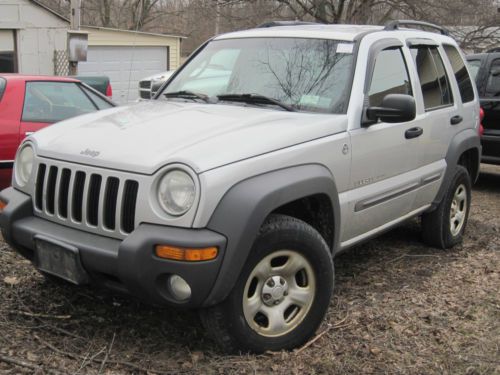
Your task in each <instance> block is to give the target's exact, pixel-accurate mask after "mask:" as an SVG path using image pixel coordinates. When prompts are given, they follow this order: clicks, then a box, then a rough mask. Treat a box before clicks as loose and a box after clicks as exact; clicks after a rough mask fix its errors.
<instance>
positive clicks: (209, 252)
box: [155, 245, 219, 262]
mask: <svg viewBox="0 0 500 375" xmlns="http://www.w3.org/2000/svg"><path fill="white" fill-rule="evenodd" d="M155 253H156V256H157V257H159V258H163V259H170V260H180V261H185V262H202V261H204V260H212V259H215V258H216V257H217V254H218V253H219V249H218V248H216V247H205V248H201V249H190V248H185V247H176V246H168V245H157V246H156V247H155Z"/></svg>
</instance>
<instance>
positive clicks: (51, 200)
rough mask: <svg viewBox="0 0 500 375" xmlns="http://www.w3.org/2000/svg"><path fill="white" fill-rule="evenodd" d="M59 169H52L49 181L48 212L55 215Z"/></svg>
mask: <svg viewBox="0 0 500 375" xmlns="http://www.w3.org/2000/svg"><path fill="white" fill-rule="evenodd" d="M56 182H57V167H54V166H52V167H50V169H49V179H48V180H47V200H46V204H47V205H46V207H45V209H46V211H47V212H48V213H49V214H51V215H54V206H55V197H56Z"/></svg>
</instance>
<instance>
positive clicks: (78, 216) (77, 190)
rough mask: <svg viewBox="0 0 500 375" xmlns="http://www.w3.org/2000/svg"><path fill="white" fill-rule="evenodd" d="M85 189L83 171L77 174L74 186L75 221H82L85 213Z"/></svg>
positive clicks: (73, 214)
mask: <svg viewBox="0 0 500 375" xmlns="http://www.w3.org/2000/svg"><path fill="white" fill-rule="evenodd" d="M84 189H85V173H84V172H82V171H78V172H76V176H75V183H74V185H73V202H72V203H73V210H72V211H73V212H72V213H71V214H72V216H73V220H75V221H77V222H81V221H82V211H83V207H82V204H83V190H84Z"/></svg>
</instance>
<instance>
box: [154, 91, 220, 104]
mask: <svg viewBox="0 0 500 375" xmlns="http://www.w3.org/2000/svg"><path fill="white" fill-rule="evenodd" d="M163 96H165V97H166V98H186V99H201V100H203V101H204V102H205V103H210V97H209V96H208V95H205V94H201V93H198V92H193V91H188V90H182V91H174V92H166V93H164V94H163Z"/></svg>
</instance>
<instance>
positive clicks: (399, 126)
mask: <svg viewBox="0 0 500 375" xmlns="http://www.w3.org/2000/svg"><path fill="white" fill-rule="evenodd" d="M401 48H402V46H401V44H399V45H397V46H395V47H389V48H386V49H384V50H382V51H380V52H378V54H377V55H376V59H375V63H374V66H373V73H372V75H371V80H370V78H369V77H370V75H369V74H368V78H367V79H368V80H370V82H367V84H366V86H365V87H366V88H367V92H366V94H367V97H368V100H369V106H374V107H376V106H380V105H381V103H382V99H383V98H384V97H385V96H386V95H387V94H407V95H412V92H413V90H412V87H411V83H410V82H411V80H410V78H409V74H408V70H407V66H406V62H405V57H404V55H403V51H402V49H401ZM415 127H416V125H415V122H414V121H410V122H407V123H395V124H390V123H383V122H378V123H376V124H373V125H371V126H368V127H365V126H360V127H359V128H358V129H354V130H351V131H350V136H351V143H352V168H351V170H352V172H351V190H350V191H349V192H348V197H346V199H347V200H348V201H349V202H350V203H349V205H350V207H349V210H350V212H349V214H348V216H349V219H348V224H347V225H346V226H344V228H343V233H342V242H343V246H348V245H349V243H350V242H355V241H356V240H358V239H360V238H359V237H360V236H365V235H368V234H369V232H370V231H372V230H376V229H377V228H378V227H381V226H383V225H385V224H388V223H391V222H393V221H394V220H398V219H399V218H401V217H402V216H403V215H405V214H407V213H408V212H409V210H410V207H411V203H412V201H413V199H414V195H415V192H414V190H413V186H411V184H412V183H413V182H412V181H410V178H409V177H408V175H411V174H412V171H413V170H414V169H415V165H416V163H415V159H416V154H417V148H418V144H419V140H418V137H419V136H418V135H417V134H418V132H413V130H414V129H413V128H415ZM415 135H416V136H415Z"/></svg>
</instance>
